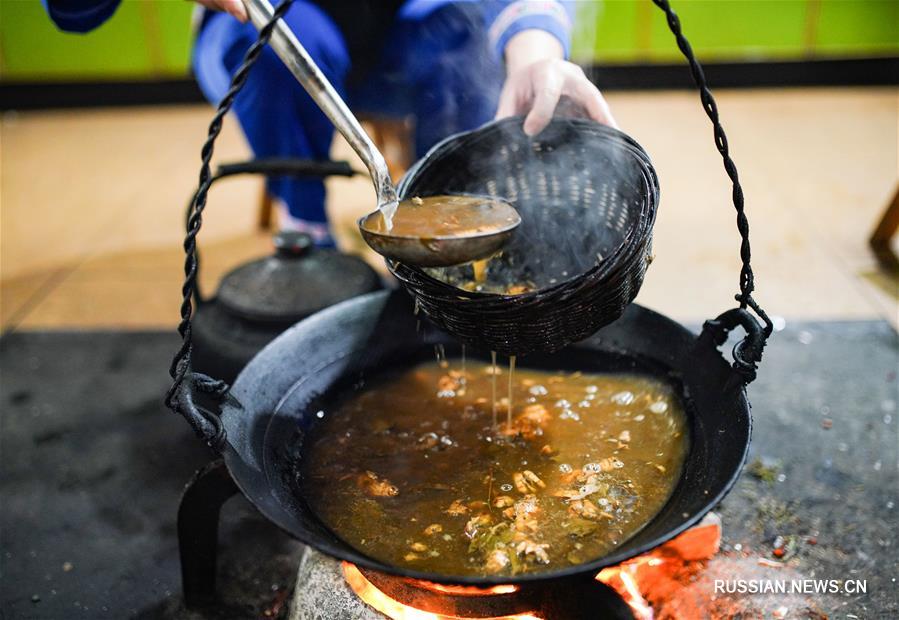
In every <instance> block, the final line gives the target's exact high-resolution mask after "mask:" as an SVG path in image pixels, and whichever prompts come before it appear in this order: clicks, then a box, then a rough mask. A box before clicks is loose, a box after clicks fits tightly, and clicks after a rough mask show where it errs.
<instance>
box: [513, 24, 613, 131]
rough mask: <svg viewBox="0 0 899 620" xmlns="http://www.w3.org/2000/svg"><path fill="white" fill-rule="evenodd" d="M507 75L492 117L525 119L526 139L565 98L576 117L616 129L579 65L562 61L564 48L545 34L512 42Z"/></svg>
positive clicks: (524, 35)
mask: <svg viewBox="0 0 899 620" xmlns="http://www.w3.org/2000/svg"><path fill="white" fill-rule="evenodd" d="M506 70H507V74H506V82H505V84H504V85H503V90H502V93H500V97H499V106H498V107H497V110H496V118H498V119H499V118H505V117H507V116H513V115H515V114H525V115H526V116H525V119H524V131H525V133H526V134H528V135H530V136H533V135H535V134H538V133H540V132H541V131H543V129H544V128H545V127H546V126H547V125H548V124H549V122H550V120H552V117H553V113H554V112H555V111H556V107H557V106H558V105H559V101H560V100H561V99H562V98H563V97H565V99H566V101H565V103H566V106H567V107H569V106H570V108H572V109H573V111H574V112H575V114H576V115H578V116H585V117H587V118H591V119H593V120H595V121H599V122H600V123H604V124H606V125H610V126H612V127H615V128H617V127H618V124H617V123H616V122H615V119H614V118H613V117H612V112H611V111H610V110H609V105H608V104H607V103H606V100H605V99H604V98H603V96H602V93H600V92H599V89H597V88H596V86H594V85H593V83H592V82H591V81H590V80H588V79H587V76H586V75H584V72H583V70H582V69H581V68H580V67H579V66H577V65H576V64H574V63H571V62H568V61H566V60H563V59H562V46H561V44H560V43H559V42H558V40H557V39H556V38H555V37H553V36H552V35H550V34H549V33H547V32H544V31H540V30H525V31H523V32H520V33H518V34H517V35H515V36H514V37H512V39H511V40H510V41H509V43H508V45H506ZM569 111H570V110H569Z"/></svg>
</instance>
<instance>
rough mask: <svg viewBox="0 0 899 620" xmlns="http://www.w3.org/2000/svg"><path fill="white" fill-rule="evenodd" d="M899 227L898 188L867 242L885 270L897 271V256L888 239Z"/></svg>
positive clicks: (898, 270)
mask: <svg viewBox="0 0 899 620" xmlns="http://www.w3.org/2000/svg"><path fill="white" fill-rule="evenodd" d="M897 229H899V189H897V190H896V193H895V194H894V195H893V201H892V202H891V203H890V205H889V206H888V207H887V209H886V211H884V213H883V217H882V218H881V219H880V222H879V223H878V224H877V227H876V228H875V229H874V232H873V233H872V234H871V238H870V239H869V240H868V244H869V245H870V246H871V250H873V251H874V256H875V257H876V258H877V262H879V263H880V266H881V267H883V268H884V269H886V270H887V271H892V272H899V258H897V257H896V255H895V254H894V253H893V249H892V248H891V247H890V241H891V240H892V238H893V235H895V234H896V230H897Z"/></svg>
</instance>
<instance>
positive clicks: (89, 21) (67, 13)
mask: <svg viewBox="0 0 899 620" xmlns="http://www.w3.org/2000/svg"><path fill="white" fill-rule="evenodd" d="M120 2H121V0H42V3H43V5H44V8H45V9H46V10H47V15H49V16H50V19H51V20H53V23H54V24H56V27H57V28H59V29H60V30H63V31H65V32H79V33H85V32H90V31H91V30H93V29H94V28H97V27H98V26H100V25H101V24H103V22H105V21H106V20H107V19H109V18H110V17H112V14H113V13H115V11H116V9H117V8H119V3H120Z"/></svg>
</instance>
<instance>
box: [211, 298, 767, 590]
mask: <svg viewBox="0 0 899 620" xmlns="http://www.w3.org/2000/svg"><path fill="white" fill-rule="evenodd" d="M391 294H396V292H394V291H377V292H374V293H369V294H367V295H362V296H359V297H355V298H352V299H349V300H347V301H344V302H341V303H339V304H337V305H335V306H331V307H330V308H327V309H325V310H322V311H320V312H318V313H316V314H314V315H312V316H310V317H308V318H306V319H303V320H302V321H300V322H298V323H297V324H296V325H294V326H293V327H292V328H291V329H289V330H287V331H286V332H284V334H282V335H281V336H279V337H278V338H276V339H275V340H273V341H272V342H271V343H270V344H269V345H267V346H266V347H265V348H264V349H263V350H262V351H260V352H259V353H258V354H257V356H256V357H254V360H255V359H256V358H258V357H259V356H261V355H263V354H264V353H265V351H266V350H268V349H270V348H273V345H276V343H278V342H279V341H281V340H282V339H286V338H285V337H287V338H289V336H288V334H289V333H290V332H293V331H294V330H296V329H298V328H300V326H301V325H302V326H304V328H306V329H309V328H310V326H314V325H315V323H316V322H325V321H327V320H329V319H330V317H331V316H332V315H334V314H338V313H340V312H341V311H342V310H343V308H344V307H347V306H349V305H350V304H353V303H360V300H362V299H370V298H375V297H378V296H383V297H387V296H389V295H391ZM632 305H633V306H635V307H636V308H637V309H638V310H640V311H642V312H644V313H647V315H648V316H649V317H651V318H652V319H653V320H658V321H661V322H664V323H667V324H668V326H669V327H674V328H675V329H677V330H680V331H682V332H683V333H685V334H687V335H688V336H689V338H690V339H691V340H694V341H695V340H696V339H697V338H698V337H697V335H696V334H694V333H692V332H690V331H689V330H688V329H687V328H686V327H684V326H683V325H681V324H679V323H677V322H676V321H673V320H672V319H670V318H668V317H666V316H664V315H662V314H660V313H658V312H655V311H653V310H650V309H649V308H646V307H644V306H641V305H639V304H632ZM352 354H353V352H351V351H347V352H345V353H344V355H343V357H348V356H350V355H352ZM630 357H633V358H639V357H640V356H638V355H633V354H632V355H630ZM341 359H343V358H341ZM333 361H336V360H334V359H333V358H332V359H330V360H328V362H327V363H328V364H330V363H333ZM722 361H723V360H722ZM251 364H252V360H251V363H250V364H248V365H247V368H249V366H250V365H251ZM245 370H246V369H245ZM244 375H245V372H244V371H241V373H240V375H239V376H238V378H237V380H235V382H234V385H233V386H232V388H233V387H234V386H236V385H238V384H239V383H240V381H241V378H242V377H243V376H244ZM303 380H304V379H300V380H298V381H296V382H294V384H292V386H291V390H290V391H292V390H293V389H295V388H296V386H297V385H298V384H300V383H302V381H303ZM286 397H287V394H286V393H285V394H284V395H282V396H281V400H280V401H279V403H278V405H279V406H280V404H281V401H283V400H284V399H286ZM737 397H738V401H739V402H738V404H739V406H740V408H741V409H744V410H745V411H746V441H745V444H744V446H743V450H742V453H741V454H740V458H739V460H738V462H737V467H735V468H734V471H733V472H732V473H731V474H730V475H729V476H728V477H727V481H726V482H725V483H724V484H723V485H722V486H721V490H720V491H719V492H718V493H716V494H714V495H711V494H709V495H708V496H707V498H708V499H706V500H705V501H704V502H703V504H702V507H701V508H700V509H699V510H697V511H695V512H694V513H693V514H692V515H690V516H688V517H684V518H683V521H682V522H681V523H679V524H678V525H677V526H675V527H672V528H669V529H667V531H665V532H664V533H663V534H661V535H659V536H657V537H655V538H654V539H652V540H650V541H648V542H646V543H644V544H642V545H639V546H636V547H633V548H630V549H626V550H624V551H620V552H617V553H611V554H609V555H605V556H602V557H599V558H597V559H595V560H593V561H591V562H585V563H583V564H577V565H574V566H569V567H565V568H561V569H558V570H547V571H540V572H537V573H530V574H522V575H509V576H493V575H485V576H480V575H447V574H440V573H429V572H425V571H419V570H414V569H408V568H405V567H401V566H394V565H390V564H387V563H386V562H383V561H381V560H377V559H375V558H372V557H370V556H366V555H363V554H362V553H360V552H358V551H357V550H356V549H355V548H354V547H353V546H352V545H350V544H349V543H347V542H345V541H342V539H340V538H339V537H338V536H337V535H336V534H335V533H333V531H332V530H331V529H330V528H328V527H327V526H326V525H325V524H324V523H323V522H322V521H321V519H320V518H319V517H318V515H317V514H315V512H314V511H312V510H311V509H310V512H311V513H312V514H313V515H315V518H316V519H317V520H318V521H319V523H321V524H322V525H323V526H324V527H325V528H326V529H327V530H328V531H330V532H332V534H334V536H335V538H338V539H339V540H341V542H342V546H340V545H336V544H332V543H331V542H330V541H322V540H318V539H316V538H315V536H314V535H310V534H309V533H308V532H307V531H301V532H295V531H292V530H291V529H290V528H288V527H285V526H284V525H282V524H281V523H280V522H279V520H278V519H277V518H274V517H273V516H271V515H270V514H268V513H267V511H266V510H265V509H264V508H263V507H262V506H260V505H259V503H258V502H257V501H255V500H254V498H253V494H252V493H251V492H250V489H249V485H248V484H246V481H245V480H241V479H240V478H239V476H237V475H235V472H236V471H238V470H239V468H238V467H235V459H236V460H237V461H238V463H237V464H243V463H244V461H243V460H242V459H241V457H240V454H239V453H238V452H237V450H236V449H235V448H234V446H233V444H232V443H231V440H230V438H229V439H228V441H227V443H226V446H225V448H224V450H223V455H222V456H223V459H224V461H225V465H226V467H227V469H228V473H229V475H230V476H231V478H232V479H233V480H234V483H235V484H236V485H237V487H238V489H239V490H240V492H241V494H242V495H243V496H244V497H245V498H246V499H247V501H249V502H250V503H251V504H252V505H253V507H254V508H256V509H257V510H258V511H259V512H260V513H261V514H262V515H263V516H264V517H266V519H267V520H268V521H270V522H271V523H272V524H273V525H275V526H276V527H278V528H279V529H280V530H282V531H283V532H285V533H286V534H287V535H288V536H290V537H291V538H294V539H295V540H298V541H300V542H302V543H303V544H304V545H307V546H308V547H312V548H313V549H315V550H317V551H319V552H321V553H323V554H324V555H327V556H329V557H331V558H333V559H335V560H338V561H342V562H349V563H351V564H355V565H356V566H360V567H363V568H366V569H369V570H372V571H375V572H379V573H384V574H387V575H391V576H395V577H403V578H408V579H415V580H420V581H430V582H433V583H439V584H445V585H470V586H483V587H490V586H496V585H518V584H528V583H538V582H549V581H556V580H566V579H575V578H586V577H587V575H592V576H591V577H590V578H591V579H593V578H595V575H597V574H598V573H599V571H601V570H602V569H603V568H608V567H611V566H615V565H618V564H621V563H623V562H625V561H627V560H630V559H632V558H634V557H637V556H639V555H643V554H645V553H647V552H649V551H651V550H653V549H655V548H657V547H659V546H661V545H662V544H664V543H666V542H669V541H670V540H672V539H674V538H676V537H677V536H678V535H680V534H682V533H683V532H685V531H686V530H688V529H690V528H691V527H693V526H694V525H696V524H697V523H699V522H700V521H701V520H702V519H703V517H705V516H706V515H707V514H708V513H709V512H711V511H712V509H713V508H714V507H715V506H717V505H718V504H719V503H720V502H721V501H722V500H723V499H724V498H725V497H726V496H727V495H728V494H729V493H730V492H731V490H733V487H734V485H735V484H736V483H737V481H738V480H739V478H740V476H741V474H742V472H743V468H744V467H745V465H746V460H747V458H748V455H749V448H750V445H751V442H752V409H751V405H750V403H749V400H748V398H747V395H746V389H745V387H742V388H741V389H740V390H739V392H738V394H737ZM684 398H685V399H687V400H688V401H689V397H688V396H686V395H685V396H684ZM689 409H690V408H689V407H687V410H688V411H689ZM275 410H276V411H277V410H278V408H277V407H276V409H275ZM688 415H690V416H691V420H692V416H693V415H695V413H694V414H688ZM276 417H277V415H274V416H272V417H271V419H270V420H269V423H268V424H267V426H266V433H265V436H266V437H267V436H268V430H269V428H270V424H271V421H272V420H274V419H275V418H276ZM734 422H735V421H734ZM691 427H692V424H691ZM691 455H692V443H691V448H690V452H689V453H688V456H687V459H686V460H685V461H684V462H685V463H686V462H687V461H689V459H690V458H691ZM683 480H684V472H683V471H682V472H681V477H680V479H679V481H678V484H677V485H675V489H676V488H677V487H678V486H679V485H680V484H682V483H683ZM270 488H271V487H270ZM303 501H305V499H304V500H303ZM670 501H671V497H669V499H668V500H667V501H666V502H665V504H663V505H662V507H661V508H660V510H659V512H657V513H656V515H655V516H654V517H653V518H652V519H651V520H649V521H648V522H647V523H646V524H644V526H643V527H642V528H640V529H639V530H637V531H636V532H634V533H633V534H632V535H631V537H630V538H627V539H625V540H624V541H622V543H621V545H625V544H626V543H627V541H628V540H631V539H632V538H633V537H634V536H637V535H639V533H640V532H641V531H643V530H644V529H645V528H646V527H649V525H650V524H651V523H652V522H653V521H654V520H655V519H657V518H658V517H659V515H660V514H662V512H663V511H664V510H665V507H667V506H668V503H669V502H670Z"/></svg>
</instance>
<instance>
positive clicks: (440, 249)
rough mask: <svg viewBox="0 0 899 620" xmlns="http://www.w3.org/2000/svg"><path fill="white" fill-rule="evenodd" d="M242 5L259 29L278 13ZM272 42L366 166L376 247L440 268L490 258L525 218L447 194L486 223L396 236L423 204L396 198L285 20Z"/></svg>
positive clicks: (369, 222)
mask: <svg viewBox="0 0 899 620" xmlns="http://www.w3.org/2000/svg"><path fill="white" fill-rule="evenodd" d="M244 5H245V6H246V8H247V13H248V15H249V17H250V21H252V22H253V25H254V26H256V28H262V27H263V26H264V25H265V24H266V23H268V22H269V21H270V20H271V19H272V17H273V15H274V8H273V7H272V5H271V4H270V3H269V2H268V0H244ZM270 45H271V47H272V49H273V50H274V51H275V53H276V54H277V55H278V56H279V57H280V58H281V60H282V61H284V64H285V65H286V66H287V68H288V69H289V70H290V72H291V73H292V74H293V76H294V77H295V78H296V79H297V80H298V81H299V82H300V84H302V86H303V88H304V89H305V90H306V92H307V93H309V96H310V97H312V99H313V100H314V101H315V103H316V104H318V106H319V107H320V108H321V109H322V111H323V112H324V113H325V114H326V115H327V117H328V118H329V119H331V122H332V123H333V124H334V127H336V128H337V131H339V132H340V133H341V134H342V135H343V137H344V138H346V140H347V142H349V144H350V146H351V147H353V150H354V151H356V153H357V154H358V155H359V157H360V158H362V161H363V162H364V163H365V166H366V167H367V168H368V171H369V173H370V174H371V179H372V182H373V183H374V186H375V192H376V193H377V198H378V208H377V209H376V210H375V211H374V212H372V213H370V214H369V215H367V216H365V217H362V218H360V220H359V229H360V231H361V232H362V237H363V238H364V239H365V241H366V243H368V244H369V245H370V246H371V247H372V249H374V250H375V251H376V252H378V253H379V254H381V255H383V256H385V257H387V258H390V259H394V260H398V261H400V262H403V263H407V264H410V265H417V266H421V267H440V266H449V265H458V264H461V263H466V262H469V261H473V260H478V259H482V258H487V257H488V256H491V255H493V254H495V253H496V252H497V251H499V250H500V249H501V248H502V246H503V245H505V243H506V242H507V241H508V240H509V238H510V237H511V235H512V233H513V232H514V230H515V229H516V228H517V227H518V225H519V224H520V223H521V218H520V217H519V215H518V213H517V212H516V211H515V209H513V208H512V206H511V205H510V204H509V203H508V202H506V201H504V200H500V199H497V198H493V197H485V196H470V195H467V196H447V199H448V201H447V202H452V203H454V204H455V206H456V208H457V209H458V207H459V205H460V201H463V202H464V201H470V203H471V204H470V207H471V209H472V210H474V211H477V212H478V214H479V217H480V219H481V220H482V222H485V223H486V224H485V225H482V226H478V227H477V228H471V227H469V228H467V229H464V228H463V229H460V230H458V231H454V232H453V233H452V234H440V235H432V234H408V233H407V234H396V233H393V234H392V233H391V230H392V228H393V226H392V223H393V220H394V218H402V217H403V216H404V214H405V213H406V210H407V209H409V210H411V209H416V208H421V207H419V206H418V204H417V202H418V201H416V202H413V201H412V200H403V201H402V202H400V201H399V200H398V198H397V193H396V188H395V187H394V185H393V182H392V181H391V179H390V173H389V172H388V170H387V162H386V161H385V160H384V156H383V155H382V154H381V152H380V151H379V150H378V148H377V147H376V146H375V144H374V142H372V140H371V138H370V137H369V136H368V134H367V133H365V130H364V129H363V128H362V125H361V124H360V123H359V121H358V119H356V117H355V116H354V115H353V113H352V112H351V111H350V109H349V107H348V106H347V105H346V103H345V102H344V101H343V99H341V98H340V95H338V94H337V91H336V90H334V87H333V86H332V85H331V83H330V82H329V81H328V79H327V78H326V77H325V75H324V74H323V73H322V72H321V70H320V69H319V68H318V66H317V65H316V64H315V62H314V61H313V60H312V58H311V57H310V56H309V54H308V52H306V49H305V48H304V47H303V46H302V45H301V44H300V42H299V41H298V40H297V38H296V36H295V35H294V34H293V32H292V31H291V30H290V28H288V27H287V24H286V23H284V20H283V19H279V20H278V22H277V23H276V24H275V27H274V30H273V31H272V37H271V41H270ZM442 204H443V203H442V201H440V200H433V199H432V200H431V201H429V205H430V206H429V208H431V209H433V210H434V219H435V221H436V220H438V219H440V218H441V213H440V210H441V205H442Z"/></svg>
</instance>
